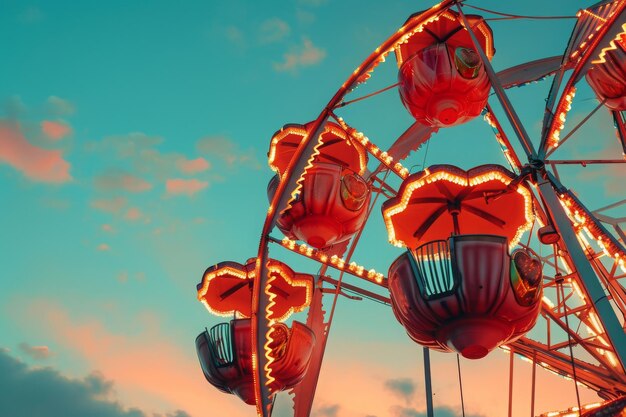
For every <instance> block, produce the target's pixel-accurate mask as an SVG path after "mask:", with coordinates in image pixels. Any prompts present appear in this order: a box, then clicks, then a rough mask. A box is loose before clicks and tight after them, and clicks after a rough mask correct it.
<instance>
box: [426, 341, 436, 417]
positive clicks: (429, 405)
mask: <svg viewBox="0 0 626 417" xmlns="http://www.w3.org/2000/svg"><path fill="white" fill-rule="evenodd" d="M424 383H425V385H426V416H427V417H434V411H433V387H432V385H431V380H430V351H429V350H428V348H427V347H425V348H424Z"/></svg>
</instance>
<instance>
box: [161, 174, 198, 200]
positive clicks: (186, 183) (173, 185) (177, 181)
mask: <svg viewBox="0 0 626 417" xmlns="http://www.w3.org/2000/svg"><path fill="white" fill-rule="evenodd" d="M208 186H209V183H208V182H207V181H200V180H198V179H195V178H192V179H188V180H186V179H181V178H174V179H169V180H167V181H166V182H165V190H166V191H167V194H169V195H186V196H192V195H194V194H196V193H197V192H198V191H200V190H203V189H204V188H206V187H208Z"/></svg>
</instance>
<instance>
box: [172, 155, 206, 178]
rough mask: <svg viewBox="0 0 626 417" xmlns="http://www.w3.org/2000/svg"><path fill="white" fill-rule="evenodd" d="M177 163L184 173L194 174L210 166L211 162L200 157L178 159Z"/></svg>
mask: <svg viewBox="0 0 626 417" xmlns="http://www.w3.org/2000/svg"><path fill="white" fill-rule="evenodd" d="M177 165H178V169H180V170H181V172H183V173H185V174H195V173H197V172H202V171H206V170H207V169H209V168H210V167H211V164H209V162H208V161H207V160H206V159H204V158H202V157H199V158H196V159H184V158H183V159H180V160H179V161H178V163H177Z"/></svg>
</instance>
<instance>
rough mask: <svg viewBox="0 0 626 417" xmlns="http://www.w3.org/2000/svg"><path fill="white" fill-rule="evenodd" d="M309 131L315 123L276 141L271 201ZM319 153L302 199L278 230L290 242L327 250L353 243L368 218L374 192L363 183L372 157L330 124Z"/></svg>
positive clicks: (287, 131)
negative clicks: (349, 240)
mask: <svg viewBox="0 0 626 417" xmlns="http://www.w3.org/2000/svg"><path fill="white" fill-rule="evenodd" d="M309 127H310V123H309V124H307V125H304V126H302V125H293V124H292V125H286V126H285V127H283V128H282V129H281V130H279V131H278V132H276V134H275V135H274V136H273V137H272V142H271V145H270V150H269V154H268V159H269V165H270V167H271V168H272V169H273V170H274V171H275V172H276V173H277V175H276V176H275V177H274V178H273V179H272V180H271V181H270V183H269V185H268V196H269V197H270V199H271V197H272V196H273V195H274V192H275V191H276V188H277V187H278V184H279V181H280V178H281V176H282V175H283V174H284V172H285V171H286V169H287V167H288V166H289V163H290V162H291V159H292V156H293V154H294V152H295V151H296V149H297V147H298V146H299V145H300V143H301V142H302V140H303V139H304V137H305V135H306V133H307V129H308V128H309ZM317 150H318V151H319V153H318V154H317V155H316V156H315V158H314V160H313V163H312V166H311V167H309V168H308V169H307V172H306V175H305V176H304V179H303V180H302V184H301V185H302V188H301V190H300V194H299V196H298V198H297V199H296V201H294V202H293V203H292V205H291V207H290V208H289V209H288V210H286V211H285V212H283V213H282V214H281V215H280V217H279V218H278V220H277V222H276V225H277V226H278V228H279V229H280V230H281V231H282V232H283V233H284V234H285V236H287V237H288V238H290V239H294V240H296V239H299V240H303V241H305V242H307V243H308V244H309V245H311V246H313V247H315V248H318V249H322V248H325V247H327V246H330V245H333V244H335V243H339V242H343V241H345V240H348V239H350V238H351V237H352V236H353V235H354V234H355V233H356V232H357V231H358V230H360V228H361V227H362V226H363V224H364V222H365V218H366V215H367V207H368V205H369V200H370V189H369V186H368V184H367V183H366V182H365V180H364V179H363V178H362V177H361V175H363V173H364V172H365V170H366V167H367V155H366V153H365V151H364V150H363V148H362V147H361V146H360V145H358V144H353V143H352V141H351V140H350V139H349V138H348V136H347V135H346V133H345V131H344V130H343V129H342V128H341V127H340V126H339V125H336V124H334V123H327V124H326V126H325V127H324V130H323V132H322V134H321V135H320V145H319V146H318V148H317Z"/></svg>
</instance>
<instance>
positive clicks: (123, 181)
mask: <svg viewBox="0 0 626 417" xmlns="http://www.w3.org/2000/svg"><path fill="white" fill-rule="evenodd" d="M94 184H95V186H96V188H97V189H99V190H103V191H111V190H123V191H128V192H131V193H141V192H144V191H148V190H150V189H151V188H152V184H150V183H149V182H147V181H145V180H143V179H141V178H139V177H136V176H134V175H131V174H126V173H120V172H109V173H106V174H103V175H100V176H98V177H96V178H95V180H94Z"/></svg>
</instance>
